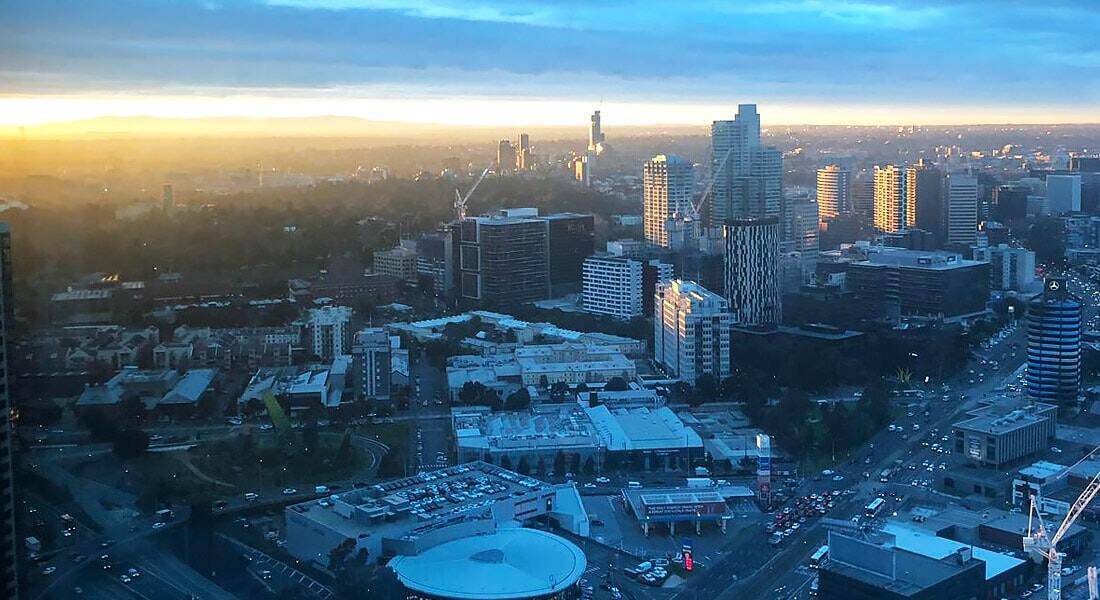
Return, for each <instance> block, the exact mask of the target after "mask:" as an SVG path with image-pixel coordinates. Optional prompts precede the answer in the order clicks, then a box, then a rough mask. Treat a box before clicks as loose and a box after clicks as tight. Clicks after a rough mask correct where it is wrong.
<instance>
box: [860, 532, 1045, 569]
mask: <svg viewBox="0 0 1100 600" xmlns="http://www.w3.org/2000/svg"><path fill="white" fill-rule="evenodd" d="M882 530H883V531H884V532H885V533H889V534H890V535H893V536H894V545H895V546H897V547H898V548H901V549H902V550H907V551H909V552H913V553H916V554H920V555H921V556H927V557H929V558H935V559H937V560H941V559H945V558H949V557H952V556H955V555H957V553H958V551H959V550H961V549H964V548H969V549H970V550H971V551H972V552H973V556H974V558H978V559H981V560H982V561H983V562H985V578H986V579H987V580H989V579H993V578H994V577H996V576H998V575H1000V574H1001V573H1004V572H1006V571H1009V570H1011V569H1014V568H1016V567H1018V566H1020V565H1022V564H1024V561H1023V560H1020V559H1018V558H1016V557H1014V556H1010V555H1008V554H1001V553H1000V552H994V551H992V550H986V549H985V548H981V547H979V546H971V545H969V544H963V543H960V542H956V541H955V540H949V539H947V538H944V537H939V536H937V535H934V534H932V533H931V532H928V531H925V530H923V529H916V528H912V527H908V526H906V525H902V524H900V523H896V522H887V524H886V525H885V526H884V527H883V528H882Z"/></svg>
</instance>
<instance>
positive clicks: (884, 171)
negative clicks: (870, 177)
mask: <svg viewBox="0 0 1100 600" xmlns="http://www.w3.org/2000/svg"><path fill="white" fill-rule="evenodd" d="M874 182H875V184H874V185H875V188H874V190H875V192H874V204H875V206H874V214H875V218H874V225H875V228H876V229H879V230H880V231H885V232H887V233H891V232H895V231H900V230H902V229H905V228H906V226H907V225H906V222H905V218H906V215H905V173H904V172H903V171H902V170H901V169H900V168H898V166H897V165H885V166H882V167H880V166H878V165H876V166H875V175H874Z"/></svg>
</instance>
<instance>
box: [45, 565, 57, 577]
mask: <svg viewBox="0 0 1100 600" xmlns="http://www.w3.org/2000/svg"><path fill="white" fill-rule="evenodd" d="M54 571H57V567H54V566H49V567H46V568H45V569H42V574H43V575H53V573H54Z"/></svg>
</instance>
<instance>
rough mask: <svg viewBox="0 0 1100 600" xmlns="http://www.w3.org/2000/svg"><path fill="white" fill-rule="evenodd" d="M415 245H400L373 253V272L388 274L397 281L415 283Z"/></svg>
mask: <svg viewBox="0 0 1100 600" xmlns="http://www.w3.org/2000/svg"><path fill="white" fill-rule="evenodd" d="M416 265H417V255H416V245H415V244H411V247H409V246H406V245H405V243H404V242H402V245H400V246H397V247H394V248H390V249H389V250H380V251H378V252H375V253H374V272H375V273H381V274H382V275H388V276H390V277H393V278H394V279H396V280H398V281H405V282H408V283H416V279H417V266H416Z"/></svg>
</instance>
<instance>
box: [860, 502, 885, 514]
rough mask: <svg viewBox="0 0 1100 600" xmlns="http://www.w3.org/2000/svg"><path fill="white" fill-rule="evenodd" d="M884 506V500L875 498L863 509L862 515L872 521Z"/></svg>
mask: <svg viewBox="0 0 1100 600" xmlns="http://www.w3.org/2000/svg"><path fill="white" fill-rule="evenodd" d="M885 506H886V500H883V499H882V498H875V499H874V500H872V501H871V503H870V504H868V505H867V507H866V508H864V509H863V515H864V516H865V517H867V518H868V519H873V518H875V517H877V516H878V514H879V513H880V512H882V509H883V508H885Z"/></svg>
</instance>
